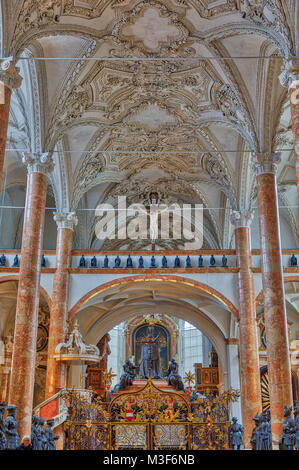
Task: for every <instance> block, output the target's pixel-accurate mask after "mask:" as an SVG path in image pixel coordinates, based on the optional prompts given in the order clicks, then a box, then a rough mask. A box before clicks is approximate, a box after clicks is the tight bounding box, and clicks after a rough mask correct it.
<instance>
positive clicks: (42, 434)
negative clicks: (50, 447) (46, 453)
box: [38, 416, 47, 450]
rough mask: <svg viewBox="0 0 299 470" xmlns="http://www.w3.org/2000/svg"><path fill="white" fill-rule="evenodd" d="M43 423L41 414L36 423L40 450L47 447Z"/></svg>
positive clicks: (43, 419)
mask: <svg viewBox="0 0 299 470" xmlns="http://www.w3.org/2000/svg"><path fill="white" fill-rule="evenodd" d="M44 424H45V418H43V417H42V416H41V417H40V418H39V423H38V428H39V434H40V441H41V450H46V449H47V438H46V432H45V429H44Z"/></svg>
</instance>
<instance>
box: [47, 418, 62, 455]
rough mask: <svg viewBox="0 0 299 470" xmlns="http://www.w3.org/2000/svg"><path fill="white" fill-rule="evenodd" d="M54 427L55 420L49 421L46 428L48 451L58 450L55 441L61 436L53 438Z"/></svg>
mask: <svg viewBox="0 0 299 470" xmlns="http://www.w3.org/2000/svg"><path fill="white" fill-rule="evenodd" d="M53 426H54V419H48V421H47V427H46V433H45V434H46V439H47V448H46V450H56V445H55V441H57V440H58V439H59V436H55V437H54V436H53V429H52V428H53Z"/></svg>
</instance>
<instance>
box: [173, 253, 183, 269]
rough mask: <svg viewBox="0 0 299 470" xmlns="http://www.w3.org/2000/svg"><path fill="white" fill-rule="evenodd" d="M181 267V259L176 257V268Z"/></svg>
mask: <svg viewBox="0 0 299 470" xmlns="http://www.w3.org/2000/svg"><path fill="white" fill-rule="evenodd" d="M180 266H181V261H180V258H179V257H178V256H176V257H175V260H174V267H175V268H179V267H180Z"/></svg>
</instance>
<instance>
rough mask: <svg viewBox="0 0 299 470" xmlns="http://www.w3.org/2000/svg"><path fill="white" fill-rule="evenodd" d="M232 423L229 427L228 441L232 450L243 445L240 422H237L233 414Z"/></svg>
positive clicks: (242, 430)
mask: <svg viewBox="0 0 299 470" xmlns="http://www.w3.org/2000/svg"><path fill="white" fill-rule="evenodd" d="M232 422H233V424H232V425H231V427H230V443H231V447H232V449H233V450H240V447H241V446H242V445H243V434H244V429H243V426H242V425H241V424H239V423H238V418H236V417H235V416H234V417H233V419H232Z"/></svg>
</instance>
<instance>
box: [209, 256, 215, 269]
mask: <svg viewBox="0 0 299 470" xmlns="http://www.w3.org/2000/svg"><path fill="white" fill-rule="evenodd" d="M215 264H216V260H215V258H214V255H212V256H211V258H210V267H213V266H215Z"/></svg>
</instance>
